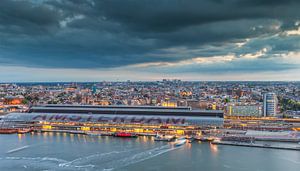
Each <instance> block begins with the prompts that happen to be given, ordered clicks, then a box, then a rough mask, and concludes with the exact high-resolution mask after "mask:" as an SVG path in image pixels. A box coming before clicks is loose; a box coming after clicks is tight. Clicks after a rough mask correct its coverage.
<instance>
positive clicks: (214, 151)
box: [209, 143, 218, 155]
mask: <svg viewBox="0 0 300 171" xmlns="http://www.w3.org/2000/svg"><path fill="white" fill-rule="evenodd" d="M209 147H210V151H211V152H212V154H214V155H217V154H218V146H217V145H214V144H212V143H209Z"/></svg>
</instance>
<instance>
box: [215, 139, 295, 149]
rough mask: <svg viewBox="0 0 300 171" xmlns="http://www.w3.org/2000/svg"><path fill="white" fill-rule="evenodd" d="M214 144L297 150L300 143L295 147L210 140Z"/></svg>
mask: <svg viewBox="0 0 300 171" xmlns="http://www.w3.org/2000/svg"><path fill="white" fill-rule="evenodd" d="M211 143H212V144H215V145H231V146H242V147H256V148H271V149H280V150H297V151H300V145H298V146H295V147H287V146H279V145H272V144H254V143H241V142H231V141H213V142H211Z"/></svg>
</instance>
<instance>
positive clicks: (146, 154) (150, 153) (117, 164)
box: [101, 145, 180, 171]
mask: <svg viewBox="0 0 300 171" xmlns="http://www.w3.org/2000/svg"><path fill="white" fill-rule="evenodd" d="M178 148H180V147H172V146H170V145H164V146H161V147H156V148H153V149H150V150H146V151H143V152H140V153H137V154H134V155H132V156H128V157H125V158H122V159H120V160H115V161H113V162H110V163H108V164H107V165H106V166H104V167H103V166H102V168H101V169H102V170H103V171H109V170H114V169H116V168H122V167H125V166H128V165H131V164H135V163H138V162H141V161H144V160H148V159H150V158H153V157H156V156H158V155H161V154H163V153H167V152H169V151H173V150H176V149H178Z"/></svg>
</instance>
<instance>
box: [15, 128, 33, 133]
mask: <svg viewBox="0 0 300 171" xmlns="http://www.w3.org/2000/svg"><path fill="white" fill-rule="evenodd" d="M29 132H32V129H29V128H23V129H18V134H26V133H29Z"/></svg>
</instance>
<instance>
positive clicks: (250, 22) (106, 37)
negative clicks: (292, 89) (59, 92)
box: [0, 0, 300, 82]
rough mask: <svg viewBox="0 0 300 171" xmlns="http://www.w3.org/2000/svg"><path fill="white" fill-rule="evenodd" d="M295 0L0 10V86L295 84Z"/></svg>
mask: <svg viewBox="0 0 300 171" xmlns="http://www.w3.org/2000/svg"><path fill="white" fill-rule="evenodd" d="M299 3H300V2H299V1H297V0H289V1H280V0H273V1H268V0H244V1H236V0H232V1H223V0H214V1H208V0H201V1H167V0H165V1H151V2H150V1H93V0H86V1H84V0H83V1H47V0H36V1H8V0H3V1H1V2H0V39H1V41H0V78H1V79H0V82H28V81H29V82H35V81H41V82H43V81H50V82H51V81H103V80H106V81H126V80H133V81H154V80H161V79H164V78H167V79H181V80H195V81H198V80H199V81H204V80H208V81H215V80H220V81H225V80H232V81H234V80H237V81H245V80H249V81H252V80H253V81H254V80H258V81H269V80H274V81H291V80H292V81H294V80H295V81H299V80H300V77H299V76H298V73H300V51H299V48H300V12H299V9H298V7H299Z"/></svg>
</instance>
